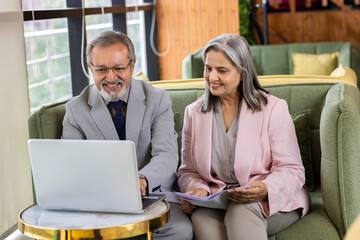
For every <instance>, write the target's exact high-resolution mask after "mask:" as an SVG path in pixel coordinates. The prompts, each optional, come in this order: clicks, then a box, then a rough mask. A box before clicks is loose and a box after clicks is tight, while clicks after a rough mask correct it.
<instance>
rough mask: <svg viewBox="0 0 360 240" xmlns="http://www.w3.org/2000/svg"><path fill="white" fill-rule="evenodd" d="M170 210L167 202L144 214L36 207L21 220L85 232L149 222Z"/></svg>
mask: <svg viewBox="0 0 360 240" xmlns="http://www.w3.org/2000/svg"><path fill="white" fill-rule="evenodd" d="M167 210H168V205H167V204H166V203H165V202H159V203H157V204H156V205H154V206H153V207H151V208H150V209H148V210H146V211H145V212H144V213H142V214H125V213H103V212H75V211H56V210H46V209H42V208H40V207H39V206H38V205H34V206H32V207H30V208H27V209H25V210H24V211H23V212H22V213H21V215H20V218H21V220H22V221H23V222H24V223H26V224H28V225H32V226H34V227H39V228H48V229H49V228H50V229H68V230H76V229H79V230H85V229H101V228H111V227H118V226H123V225H127V224H133V223H138V222H141V221H147V220H150V219H153V218H156V217H158V216H159V215H161V214H163V213H164V212H166V211H167Z"/></svg>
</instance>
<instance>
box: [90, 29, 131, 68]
mask: <svg viewBox="0 0 360 240" xmlns="http://www.w3.org/2000/svg"><path fill="white" fill-rule="evenodd" d="M117 43H122V44H124V45H125V46H126V48H127V50H128V58H129V60H130V61H132V62H135V61H136V56H135V49H134V44H133V43H132V41H131V39H130V38H129V37H128V36H126V34H124V33H122V32H115V31H104V32H101V33H100V34H99V35H97V36H96V37H95V38H94V39H93V40H92V41H91V42H90V43H89V44H88V46H87V48H86V61H87V63H88V64H92V59H91V52H92V50H93V48H94V47H110V46H112V45H114V44H117Z"/></svg>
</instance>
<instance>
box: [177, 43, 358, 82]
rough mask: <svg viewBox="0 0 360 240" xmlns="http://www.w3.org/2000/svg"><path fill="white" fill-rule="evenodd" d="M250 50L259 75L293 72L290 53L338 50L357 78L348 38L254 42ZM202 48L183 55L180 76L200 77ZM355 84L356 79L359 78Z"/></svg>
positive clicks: (355, 55) (354, 54)
mask: <svg viewBox="0 0 360 240" xmlns="http://www.w3.org/2000/svg"><path fill="white" fill-rule="evenodd" d="M250 50H251V53H252V56H253V60H254V63H255V68H256V71H257V73H258V75H259V76H260V75H289V74H293V63H292V58H291V54H292V53H293V52H297V53H309V54H323V53H333V52H339V59H338V65H340V64H342V65H343V66H345V67H349V68H351V69H353V70H354V71H355V72H356V75H357V79H358V81H360V53H359V50H358V49H357V48H356V47H355V46H354V45H352V44H351V43H349V42H318V43H296V44H279V45H253V46H250ZM202 53H203V49H200V50H198V51H196V52H195V53H193V54H190V55H188V56H187V57H185V58H184V60H183V63H182V77H183V79H191V78H201V77H203V71H204V62H203V60H202ZM358 86H360V85H359V82H358Z"/></svg>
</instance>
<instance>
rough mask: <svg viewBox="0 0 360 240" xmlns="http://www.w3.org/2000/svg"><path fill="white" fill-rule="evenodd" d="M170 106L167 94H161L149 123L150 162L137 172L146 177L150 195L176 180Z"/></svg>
mask: <svg viewBox="0 0 360 240" xmlns="http://www.w3.org/2000/svg"><path fill="white" fill-rule="evenodd" d="M171 106H172V102H171V99H170V96H169V94H168V93H167V92H165V91H164V92H162V96H161V97H160V99H159V102H158V107H157V109H156V111H155V113H154V114H155V115H154V118H153V121H152V123H151V160H150V162H149V163H148V164H147V165H145V166H144V167H143V168H142V169H141V170H140V171H139V173H140V174H142V175H144V176H146V178H147V180H148V189H149V192H150V193H151V192H155V191H157V190H158V189H160V188H161V187H162V186H164V185H169V182H170V181H171V183H170V184H172V183H173V182H174V181H175V179H176V177H175V173H176V168H177V164H178V159H179V156H178V146H177V133H176V132H175V128H174V114H173V112H172V108H171Z"/></svg>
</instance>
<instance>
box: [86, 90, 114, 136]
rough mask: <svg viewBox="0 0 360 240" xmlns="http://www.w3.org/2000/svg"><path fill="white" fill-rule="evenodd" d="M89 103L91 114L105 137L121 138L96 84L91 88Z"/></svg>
mask: <svg viewBox="0 0 360 240" xmlns="http://www.w3.org/2000/svg"><path fill="white" fill-rule="evenodd" d="M88 104H89V105H90V106H91V109H90V115H91V117H92V118H93V120H94V122H95V124H96V126H97V127H98V129H99V131H100V132H101V134H102V135H103V137H104V139H105V140H119V137H118V135H117V132H116V129H115V125H114V123H113V120H112V118H111V115H110V112H109V110H108V108H107V107H106V105H105V102H104V100H103V99H102V97H101V95H100V93H99V90H98V89H97V87H96V86H95V85H93V86H92V88H91V91H90V94H89V100H88Z"/></svg>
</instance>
